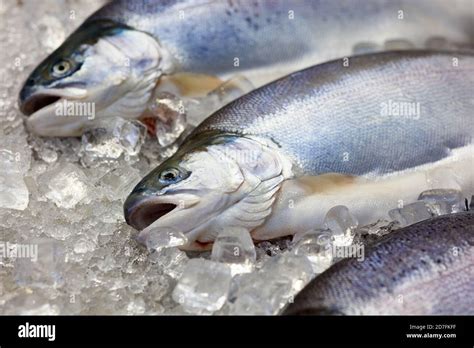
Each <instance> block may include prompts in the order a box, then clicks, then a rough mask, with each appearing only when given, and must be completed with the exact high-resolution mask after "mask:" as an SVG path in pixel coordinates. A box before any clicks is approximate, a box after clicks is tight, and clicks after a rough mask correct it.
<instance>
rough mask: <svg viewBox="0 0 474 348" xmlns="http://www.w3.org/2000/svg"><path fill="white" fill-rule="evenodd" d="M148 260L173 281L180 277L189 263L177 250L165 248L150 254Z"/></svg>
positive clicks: (183, 254)
mask: <svg viewBox="0 0 474 348" xmlns="http://www.w3.org/2000/svg"><path fill="white" fill-rule="evenodd" d="M149 259H150V262H152V263H154V264H156V265H157V266H158V267H159V268H161V269H162V270H163V272H164V273H165V274H167V275H169V276H170V277H171V278H173V279H179V277H181V275H182V274H183V271H184V268H185V266H186V264H187V263H188V261H189V259H188V257H187V256H186V253H185V252H184V251H181V250H179V249H178V248H165V249H162V250H159V251H155V252H152V253H151V254H150V255H149Z"/></svg>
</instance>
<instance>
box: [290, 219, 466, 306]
mask: <svg viewBox="0 0 474 348" xmlns="http://www.w3.org/2000/svg"><path fill="white" fill-rule="evenodd" d="M472 289H474V212H472V211H470V212H462V213H457V214H451V215H444V216H440V217H437V218H433V219H430V220H425V221H422V222H420V223H418V224H414V225H411V226H408V227H405V228H403V229H400V230H397V231H394V232H392V233H390V234H389V235H388V236H386V237H385V238H383V239H382V240H380V241H379V242H378V243H377V244H376V245H374V246H372V247H371V248H370V249H369V250H368V251H367V252H366V255H365V260H364V261H363V262H360V261H358V260H357V259H353V258H352V259H345V260H342V261H340V262H338V263H336V264H335V265H333V266H332V267H331V268H329V269H328V270H327V271H325V272H324V273H322V274H321V275H319V276H318V277H316V278H315V279H314V280H313V281H312V282H311V283H309V284H308V285H307V286H306V287H305V288H304V289H303V290H302V291H301V292H300V293H299V294H298V295H297V296H296V298H295V300H294V302H293V303H291V304H289V305H288V307H287V308H286V310H285V311H284V312H283V314H285V315H341V314H348V315H359V314H364V315H365V314H369V315H377V314H379V315H380V314H382V315H384V314H392V315H472V314H474V293H473V291H472Z"/></svg>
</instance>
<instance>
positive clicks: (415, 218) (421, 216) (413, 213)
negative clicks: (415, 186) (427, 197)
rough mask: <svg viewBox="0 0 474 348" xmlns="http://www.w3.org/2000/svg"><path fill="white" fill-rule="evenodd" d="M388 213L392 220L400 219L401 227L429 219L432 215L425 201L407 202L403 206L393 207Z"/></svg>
mask: <svg viewBox="0 0 474 348" xmlns="http://www.w3.org/2000/svg"><path fill="white" fill-rule="evenodd" d="M388 215H389V216H390V218H391V219H392V220H394V221H398V223H399V225H400V227H405V226H408V225H412V224H414V223H417V222H420V221H423V220H427V219H429V218H431V216H432V214H431V212H430V210H429V209H428V207H427V205H426V204H425V202H421V201H418V202H414V203H410V204H407V205H405V206H404V207H403V208H398V209H392V210H390V211H389V212H388Z"/></svg>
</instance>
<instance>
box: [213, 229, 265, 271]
mask: <svg viewBox="0 0 474 348" xmlns="http://www.w3.org/2000/svg"><path fill="white" fill-rule="evenodd" d="M211 258H212V259H213V260H214V261H217V262H223V263H226V264H228V265H229V266H230V268H231V272H232V275H233V276H234V275H236V274H239V273H248V272H251V271H252V269H253V268H254V263H255V259H256V253H255V246H254V244H253V241H252V237H250V233H249V232H248V231H247V229H245V228H238V227H234V228H232V227H228V228H226V229H224V230H223V231H222V232H220V233H219V234H218V235H217V237H216V239H215V241H214V245H213V247H212V255H211Z"/></svg>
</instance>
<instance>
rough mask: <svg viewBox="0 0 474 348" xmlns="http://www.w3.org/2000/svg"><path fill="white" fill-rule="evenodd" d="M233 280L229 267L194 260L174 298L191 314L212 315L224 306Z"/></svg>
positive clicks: (178, 286) (174, 292)
mask: <svg viewBox="0 0 474 348" xmlns="http://www.w3.org/2000/svg"><path fill="white" fill-rule="evenodd" d="M231 280H232V275H231V272H230V267H229V266H227V265H225V264H222V263H218V262H213V261H209V260H204V259H192V260H190V261H189V262H188V264H187V265H186V268H185V270H184V272H183V275H182V276H181V278H180V279H179V281H178V284H177V285H176V287H175V288H174V290H173V294H172V297H173V300H174V301H176V302H177V303H179V304H181V305H182V306H183V308H184V309H185V310H186V311H188V312H190V313H196V314H205V313H212V312H215V311H217V310H219V309H220V308H221V307H222V306H223V305H224V303H225V301H226V299H227V296H228V293H229V288H230V282H231Z"/></svg>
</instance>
